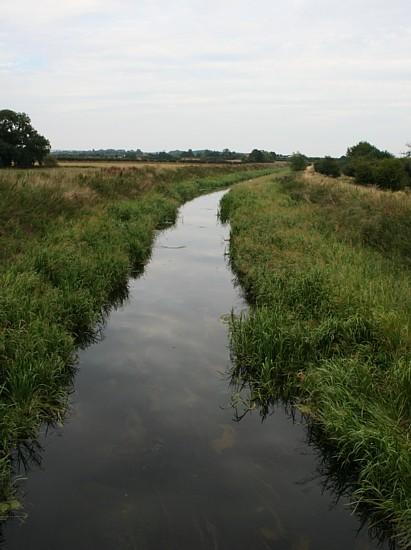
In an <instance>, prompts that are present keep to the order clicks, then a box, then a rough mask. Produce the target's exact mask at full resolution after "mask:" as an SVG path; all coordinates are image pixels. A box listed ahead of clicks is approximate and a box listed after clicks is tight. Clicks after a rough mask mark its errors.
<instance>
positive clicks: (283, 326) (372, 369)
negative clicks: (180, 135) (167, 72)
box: [221, 177, 411, 547]
mask: <svg viewBox="0 0 411 550" xmlns="http://www.w3.org/2000/svg"><path fill="white" fill-rule="evenodd" d="M396 201H397V198H395V197H392V194H391V193H387V194H386V195H381V196H378V198H377V199H376V197H375V194H373V193H372V192H371V193H370V194H369V195H367V194H366V193H364V192H363V193H357V192H356V190H355V189H352V190H351V189H346V188H345V186H344V185H342V184H338V185H334V186H332V187H329V188H328V187H326V185H325V184H318V185H317V186H316V183H315V182H314V181H310V182H307V181H305V182H304V180H302V179H300V178H295V177H287V178H285V179H284V178H283V179H280V180H279V179H276V180H273V178H272V177H268V178H266V179H265V181H263V180H260V183H258V184H253V185H251V184H241V185H239V186H237V187H236V188H235V189H234V190H232V191H230V193H229V194H228V195H226V196H225V197H224V198H223V201H222V205H221V215H222V217H223V219H229V221H230V223H231V242H230V255H231V262H232V264H233V267H234V269H235V270H236V272H237V274H238V277H239V279H240V282H241V283H242V285H243V286H244V288H245V290H246V292H247V294H248V297H249V299H250V300H251V302H252V306H251V309H250V312H249V314H248V315H247V316H239V317H238V316H232V318H231V323H230V334H231V346H232V351H233V357H234V360H235V370H234V376H236V377H238V378H239V379H240V380H242V381H243V382H244V383H248V384H250V386H251V391H252V394H251V400H252V402H255V403H258V404H259V405H260V406H261V407H262V412H263V414H264V413H266V412H267V411H268V409H269V408H270V406H271V405H272V403H273V401H275V400H276V399H283V400H286V401H287V402H288V403H291V404H293V405H298V406H299V407H300V409H301V410H302V411H304V413H305V414H306V415H307V416H308V417H309V418H310V421H311V422H312V423H313V424H314V425H315V426H316V427H317V428H318V429H319V431H320V433H321V434H322V438H323V440H324V443H325V444H327V445H329V446H331V447H332V449H333V452H332V454H333V456H334V458H336V460H337V463H338V464H339V466H340V468H342V469H347V468H350V469H351V471H352V475H353V479H354V482H353V486H352V487H353V488H352V491H353V492H352V501H353V504H354V506H355V507H356V508H357V509H364V508H367V510H368V511H369V512H370V513H371V516H372V520H373V522H374V523H380V524H381V525H382V524H384V526H385V527H388V528H389V529H390V530H391V533H392V537H393V539H395V540H396V541H397V542H398V543H399V544H400V545H402V546H403V547H407V545H409V544H411V444H410V435H411V432H410V426H411V337H410V321H411V277H410V271H409V268H408V267H407V261H408V259H407V258H408V250H409V234H408V237H407V235H404V231H405V230H406V228H407V227H408V224H409V220H410V214H411V205H410V202H408V203H406V202H405V201H398V202H396ZM376 204H377V208H379V211H378V212H377V213H376V212H375V208H376ZM383 212H385V217H384V215H383ZM387 218H388V219H389V220H390V223H391V224H392V227H389V228H385V227H381V226H382V225H384V220H385V219H387ZM371 225H372V227H373V228H374V229H375V231H374V234H375V238H374V239H371V240H370V239H368V237H367V236H366V235H365V232H364V228H365V227H367V226H371Z"/></svg>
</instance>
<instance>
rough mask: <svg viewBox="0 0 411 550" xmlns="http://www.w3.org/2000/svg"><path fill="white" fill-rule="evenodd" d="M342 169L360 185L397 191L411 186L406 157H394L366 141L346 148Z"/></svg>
mask: <svg viewBox="0 0 411 550" xmlns="http://www.w3.org/2000/svg"><path fill="white" fill-rule="evenodd" d="M343 171H344V173H345V174H346V175H347V176H351V177H354V178H355V181H356V183H359V184H361V185H377V186H378V187H381V188H382V189H390V190H391V191H399V190H401V189H404V188H406V187H409V186H411V168H410V166H409V161H408V160H407V159H396V158H394V156H393V155H392V154H391V153H389V152H388V151H381V150H379V149H377V148H376V147H374V145H371V144H370V143H368V142H366V141H362V142H360V143H358V144H357V145H355V146H353V147H350V148H349V149H348V150H347V156H346V159H345V162H344V166H343Z"/></svg>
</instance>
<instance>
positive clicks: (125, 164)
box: [59, 160, 284, 170]
mask: <svg viewBox="0 0 411 550" xmlns="http://www.w3.org/2000/svg"><path fill="white" fill-rule="evenodd" d="M281 164H284V162H281V161H279V162H273V163H265V164H264V166H266V167H273V166H278V165H281ZM59 166H62V167H78V168H89V167H90V168H109V167H112V166H116V167H119V168H143V169H144V167H146V166H151V167H160V168H167V169H170V170H175V169H177V168H181V167H184V166H196V167H201V166H210V167H213V166H214V167H227V166H233V167H235V169H236V170H238V169H241V168H242V167H247V166H250V165H248V164H245V163H241V162H237V161H235V162H234V161H233V162H221V163H219V162H216V163H207V162H200V161H194V162H145V161H128V160H60V161H59ZM251 166H252V165H251ZM259 166H260V167H261V165H259Z"/></svg>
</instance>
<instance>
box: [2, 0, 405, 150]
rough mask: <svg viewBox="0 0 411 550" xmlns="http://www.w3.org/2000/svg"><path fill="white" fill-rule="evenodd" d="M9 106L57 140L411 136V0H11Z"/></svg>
mask: <svg viewBox="0 0 411 550" xmlns="http://www.w3.org/2000/svg"><path fill="white" fill-rule="evenodd" d="M0 108H11V109H13V110H17V111H24V112H26V113H28V114H29V115H30V116H31V118H32V122H33V125H34V126H35V127H36V128H37V129H38V130H39V131H40V132H41V133H43V134H44V135H45V136H46V137H48V138H49V139H50V141H51V143H52V146H53V148H60V149H61V148H76V149H81V148H100V147H103V148H108V147H113V148H133V149H136V148H141V149H143V150H169V149H177V148H179V149H186V148H189V147H191V148H193V149H200V148H215V149H222V148H224V147H228V148H230V149H235V150H240V151H249V150H250V149H252V148H254V147H257V148H264V149H268V150H273V151H277V152H284V153H289V152H292V151H295V150H300V151H302V152H304V153H306V154H310V155H316V154H318V155H324V154H331V155H341V154H343V153H344V152H345V150H346V147H347V146H348V145H351V144H353V143H355V142H357V141H359V140H361V139H366V140H368V141H371V142H372V143H374V144H375V145H377V146H378V147H380V148H384V149H385V148H386V149H389V150H391V151H392V152H394V153H396V154H398V153H400V152H401V151H403V150H404V145H405V143H406V142H409V141H411V0H389V1H388V0H255V1H254V2H251V1H250V0H247V1H245V0H235V1H234V0H226V1H215V0H207V1H206V2H205V1H204V0H202V1H199V0H190V1H189V0H181V1H176V0H167V1H166V0H157V1H155V0H154V1H141V0H65V1H62V2H57V1H56V0H42V1H41V2H34V1H33V0H4V2H2V6H1V9H0Z"/></svg>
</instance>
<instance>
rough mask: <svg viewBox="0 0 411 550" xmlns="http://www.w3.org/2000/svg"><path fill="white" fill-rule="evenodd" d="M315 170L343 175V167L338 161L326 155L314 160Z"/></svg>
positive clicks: (330, 174) (333, 174)
mask: <svg viewBox="0 0 411 550" xmlns="http://www.w3.org/2000/svg"><path fill="white" fill-rule="evenodd" d="M314 170H315V171H316V172H318V173H319V174H324V175H325V176H331V177H332V178H338V177H339V176H340V175H341V169H340V165H339V163H338V161H337V160H336V159H333V158H331V157H324V158H323V159H320V160H318V161H316V162H314Z"/></svg>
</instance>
